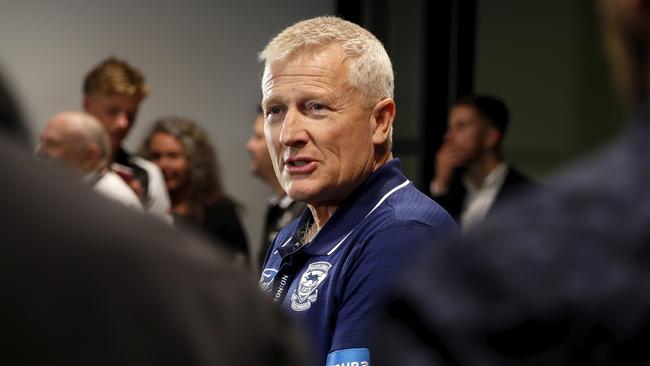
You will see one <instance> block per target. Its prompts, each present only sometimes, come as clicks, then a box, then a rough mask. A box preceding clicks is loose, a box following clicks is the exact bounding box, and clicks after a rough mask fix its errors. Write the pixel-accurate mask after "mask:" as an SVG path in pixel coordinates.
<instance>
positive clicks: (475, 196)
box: [430, 95, 531, 233]
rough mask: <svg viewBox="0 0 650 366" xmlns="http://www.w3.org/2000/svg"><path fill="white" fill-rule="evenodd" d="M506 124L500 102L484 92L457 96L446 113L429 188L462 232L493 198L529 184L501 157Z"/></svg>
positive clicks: (481, 216) (483, 213)
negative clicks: (446, 117) (446, 125)
mask: <svg viewBox="0 0 650 366" xmlns="http://www.w3.org/2000/svg"><path fill="white" fill-rule="evenodd" d="M508 122H509V121H508V109H507V107H506V105H505V103H503V102H502V101H501V100H499V99H497V98H495V97H492V96H487V95H470V96H466V97H463V98H461V99H460V100H459V101H458V102H456V103H455V104H454V106H453V107H452V108H451V111H450V113H449V121H448V127H447V132H446V133H445V136H444V140H443V143H442V146H441V147H440V149H439V150H438V152H437V153H436V167H435V168H436V171H435V177H434V178H433V179H432V180H431V183H430V191H431V194H432V196H433V198H434V200H436V202H438V203H439V204H440V205H441V206H442V207H444V208H445V209H446V210H447V211H448V212H449V213H450V214H451V215H452V216H453V217H454V219H455V220H456V222H457V223H458V225H459V226H460V228H461V230H462V232H464V233H465V232H467V231H468V230H469V229H471V228H472V227H474V226H475V225H476V224H478V223H480V222H481V221H483V219H484V218H485V217H486V216H487V215H488V214H489V212H490V210H491V209H492V207H493V206H494V205H495V203H496V202H497V201H501V200H502V199H503V198H504V197H507V196H510V195H511V194H512V193H513V192H516V191H518V190H520V189H521V188H522V187H523V186H524V185H526V184H530V183H531V180H530V179H529V178H528V177H526V176H524V175H523V174H522V173H520V172H519V171H518V170H517V169H515V168H514V167H513V166H512V164H510V163H509V162H508V161H507V160H506V158H505V157H504V154H503V150H502V145H503V139H504V136H505V133H506V130H507V127H508Z"/></svg>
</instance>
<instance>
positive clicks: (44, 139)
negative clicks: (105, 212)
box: [37, 111, 142, 210]
mask: <svg viewBox="0 0 650 366" xmlns="http://www.w3.org/2000/svg"><path fill="white" fill-rule="evenodd" d="M40 139H41V142H40V145H39V148H38V150H37V156H38V157H40V158H43V159H47V160H54V161H59V162H62V163H63V164H65V165H66V166H67V167H69V168H72V169H73V170H74V171H75V172H77V173H79V174H81V175H83V177H84V178H83V179H84V181H85V182H87V183H89V184H91V185H92V186H93V188H94V189H95V190H96V191H97V192H99V193H100V194H102V195H104V196H105V197H106V198H109V199H111V200H113V201H116V202H119V203H121V204H124V205H126V206H128V207H132V208H135V209H138V210H142V204H141V203H140V200H139V199H138V197H137V196H136V194H135V192H133V190H132V189H131V188H130V187H129V186H128V185H127V184H126V182H124V180H122V178H120V177H119V176H118V175H117V174H115V173H113V172H112V171H110V170H109V169H108V162H109V159H110V157H111V141H110V138H109V136H108V134H107V133H106V131H105V129H104V128H103V127H102V125H101V124H100V123H99V121H97V119H96V118H95V117H93V116H91V115H90V114H88V113H83V112H74V111H73V112H61V113H58V114H56V115H55V116H54V117H52V118H51V119H50V120H49V122H48V123H47V125H46V126H45V129H44V130H43V133H42V135H41V138H40Z"/></svg>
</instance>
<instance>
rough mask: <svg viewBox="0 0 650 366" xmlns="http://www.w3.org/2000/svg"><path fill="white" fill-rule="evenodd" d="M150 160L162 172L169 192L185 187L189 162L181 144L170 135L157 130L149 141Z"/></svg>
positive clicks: (187, 180)
mask: <svg viewBox="0 0 650 366" xmlns="http://www.w3.org/2000/svg"><path fill="white" fill-rule="evenodd" d="M149 151H150V154H151V161H153V162H154V163H155V164H156V165H158V167H159V168H160V170H161V171H162V173H163V177H164V178H165V184H166V185H167V190H168V191H169V192H175V191H177V190H178V189H183V188H186V187H187V185H188V183H189V162H188V160H187V156H186V155H185V149H184V148H183V145H181V143H180V142H179V141H178V140H177V139H176V138H175V137H174V136H172V135H170V134H168V133H164V132H157V133H156V134H154V135H153V137H152V138H151V141H150V143H149Z"/></svg>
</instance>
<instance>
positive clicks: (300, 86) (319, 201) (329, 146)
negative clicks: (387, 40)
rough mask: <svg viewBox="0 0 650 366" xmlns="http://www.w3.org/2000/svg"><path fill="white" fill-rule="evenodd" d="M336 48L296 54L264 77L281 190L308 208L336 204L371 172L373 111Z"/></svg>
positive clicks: (269, 139)
mask: <svg viewBox="0 0 650 366" xmlns="http://www.w3.org/2000/svg"><path fill="white" fill-rule="evenodd" d="M347 65H348V63H347V61H346V60H345V57H344V54H343V52H342V51H341V49H340V48H339V46H338V45H336V44H332V45H329V46H326V47H320V48H316V49H307V50H304V51H302V52H298V53H297V54H296V55H294V56H292V57H290V58H289V59H288V60H287V61H284V62H278V63H276V64H274V65H273V66H272V67H271V68H268V67H267V69H266V70H265V72H264V83H263V86H262V89H263V90H262V91H263V94H264V100H263V106H264V111H265V114H266V117H265V118H266V120H265V127H264V131H265V135H266V140H267V144H268V146H269V151H270V155H271V160H272V161H273V166H274V168H275V172H276V174H277V176H278V180H279V181H280V184H281V185H282V187H283V188H284V190H285V191H286V192H287V194H288V195H289V197H291V198H292V199H294V200H298V201H302V202H306V203H308V204H311V205H312V206H324V205H335V206H336V205H338V203H340V201H341V200H343V199H344V198H345V197H346V196H347V195H348V194H350V193H351V192H352V190H354V188H356V187H357V186H358V185H359V184H360V183H361V182H362V181H363V180H364V179H365V178H366V177H367V176H368V175H369V174H370V173H371V172H372V171H373V164H374V151H375V150H374V146H373V142H372V138H371V136H372V133H373V127H372V123H371V122H372V110H371V109H370V108H368V107H366V106H365V104H364V102H365V99H364V97H363V96H362V94H361V93H360V92H359V91H357V90H356V88H354V87H353V86H352V85H350V83H349V82H348V78H347Z"/></svg>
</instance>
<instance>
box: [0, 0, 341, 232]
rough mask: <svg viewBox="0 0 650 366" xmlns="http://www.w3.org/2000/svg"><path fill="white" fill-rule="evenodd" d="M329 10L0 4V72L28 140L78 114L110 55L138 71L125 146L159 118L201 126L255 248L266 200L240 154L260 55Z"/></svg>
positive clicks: (118, 1) (299, 1) (291, 1)
mask: <svg viewBox="0 0 650 366" xmlns="http://www.w3.org/2000/svg"><path fill="white" fill-rule="evenodd" d="M333 9H334V1H333V0H326V1H323V0H274V1H255V0H238V1H222V0H212V1H200V0H187V1H171V0H166V1H165V0H144V1H133V0H131V1H126V0H112V1H100V0H66V1H41V0H21V1H9V0H0V64H1V65H2V68H3V69H4V73H5V74H6V76H7V77H8V78H9V81H10V82H11V83H12V84H13V87H14V90H15V92H16V93H17V94H18V95H19V97H20V99H21V101H22V104H23V107H24V110H25V112H26V115H27V117H28V119H29V121H31V128H32V132H33V133H32V135H33V136H34V139H35V136H37V134H38V132H39V131H40V130H41V129H42V127H43V125H44V124H45V121H46V120H47V119H48V118H49V117H50V116H51V115H53V114H54V113H56V112H58V111H61V110H68V109H80V108H81V104H80V103H81V96H80V94H81V92H80V90H81V82H82V78H83V75H84V74H85V73H86V71H88V70H89V69H90V68H91V67H92V66H93V65H95V64H97V63H98V62H99V61H100V60H102V59H103V58H106V57H107V56H109V55H116V56H118V57H121V58H125V59H127V60H128V61H129V62H130V63H132V64H133V65H134V66H136V67H138V68H140V69H141V70H142V71H143V72H144V74H145V76H146V78H147V80H148V82H149V83H150V85H151V90H152V92H151V95H150V96H149V97H148V98H147V99H146V100H145V101H144V102H143V104H142V106H141V110H140V114H139V116H138V120H137V122H136V125H135V127H134V129H133V130H132V132H131V134H130V135H129V137H128V138H127V146H128V147H130V148H132V149H134V148H136V147H137V146H138V145H139V143H140V141H141V138H142V137H143V135H144V134H145V133H146V131H147V130H148V127H149V125H150V122H151V121H153V120H154V119H156V118H158V117H161V116H164V115H169V114H173V115H178V116H184V117H190V118H192V119H195V120H196V121H198V122H199V123H200V124H201V125H203V126H204V127H205V128H206V129H207V130H208V131H209V133H210V135H211V137H212V138H213V141H214V142H215V144H216V146H217V149H218V153H219V160H220V162H221V165H222V170H223V172H224V177H223V178H224V184H225V186H226V189H227V190H228V192H229V193H230V194H231V195H232V196H233V197H234V198H235V199H237V200H239V201H240V202H241V203H242V204H243V205H244V206H245V212H244V213H243V219H244V223H245V225H246V228H247V229H248V234H249V242H251V243H253V244H258V242H259V240H260V231H261V225H262V216H263V210H264V202H265V199H266V196H267V195H268V194H269V193H270V191H269V190H268V189H267V188H266V186H264V185H263V184H261V183H260V182H259V181H258V180H257V179H254V178H252V177H251V176H250V174H249V159H248V154H247V152H246V150H245V148H244V144H245V143H246V140H247V139H248V137H249V132H250V126H251V123H252V120H253V118H254V115H255V105H256V103H257V102H258V101H259V99H260V97H261V92H260V76H261V72H262V67H261V65H260V64H258V63H257V60H256V58H257V52H259V51H261V49H262V48H263V46H264V45H265V44H266V42H267V41H268V40H269V39H270V38H271V37H272V36H273V35H275V34H276V33H278V32H279V31H281V30H282V29H283V28H284V27H286V26H288V25H290V24H292V23H294V22H295V21H297V20H299V19H303V18H308V17H312V16H316V15H322V14H331V13H332V12H333Z"/></svg>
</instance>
